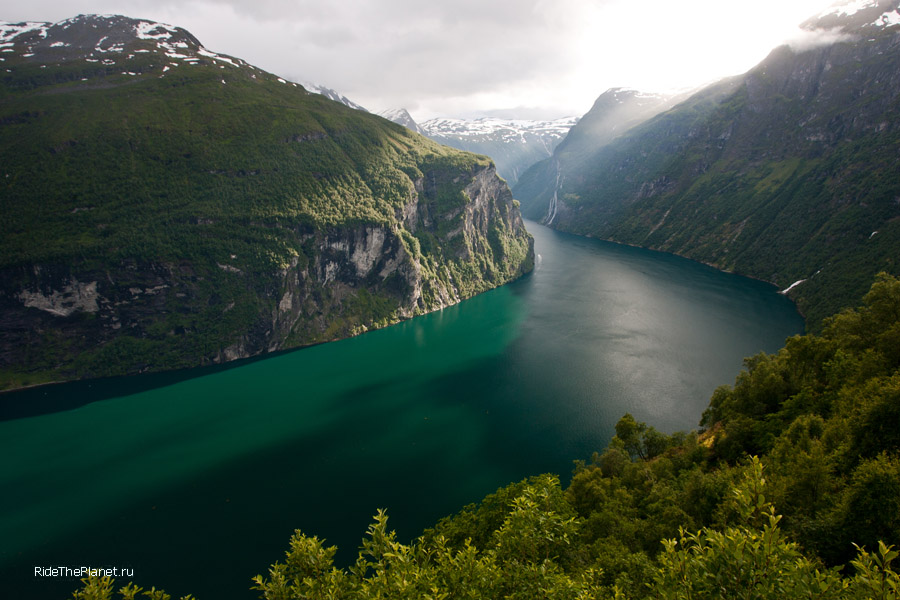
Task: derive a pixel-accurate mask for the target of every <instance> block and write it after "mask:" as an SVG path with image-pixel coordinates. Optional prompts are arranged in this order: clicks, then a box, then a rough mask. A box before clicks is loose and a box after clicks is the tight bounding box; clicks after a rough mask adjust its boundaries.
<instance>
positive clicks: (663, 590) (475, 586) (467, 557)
mask: <svg viewBox="0 0 900 600" xmlns="http://www.w3.org/2000/svg"><path fill="white" fill-rule="evenodd" d="M742 472H743V478H742V480H741V481H740V482H739V483H738V485H737V486H736V487H735V488H734V489H733V490H732V496H731V497H730V498H729V501H728V504H729V506H730V508H731V509H733V510H734V511H735V513H736V521H735V523H734V524H733V525H732V526H730V527H727V528H724V529H712V528H703V529H701V530H700V531H698V532H696V533H689V532H687V531H685V530H681V531H680V533H679V535H678V537H677V538H675V539H669V540H664V541H663V547H664V550H663V552H662V553H661V555H660V556H659V560H658V563H657V565H655V566H652V567H651V566H650V565H649V564H645V565H643V567H644V569H645V574H646V575H647V583H646V584H645V585H644V586H639V587H636V588H635V589H633V590H626V589H623V587H621V586H619V585H618V584H613V585H611V586H610V585H606V584H604V582H603V577H602V575H603V572H602V569H601V568H600V567H599V566H598V562H597V560H596V559H595V560H594V562H593V563H592V562H591V557H590V556H589V553H585V552H584V548H583V547H579V544H578V543H577V540H578V539H579V537H580V535H581V534H582V533H583V532H582V529H583V528H584V527H585V521H584V520H583V519H580V518H578V517H572V516H567V515H568V514H571V513H572V512H573V510H572V507H571V505H570V504H569V503H568V501H567V500H566V496H565V494H564V493H563V492H562V490H561V488H560V485H559V481H558V480H557V479H556V478H555V477H553V476H549V475H543V476H540V477H535V478H533V479H531V480H529V481H528V482H527V484H526V485H525V486H524V487H522V489H521V493H519V494H518V495H517V496H516V497H515V498H514V499H513V500H512V505H511V509H510V510H509V512H508V513H507V514H506V516H505V518H504V519H503V523H502V525H501V526H500V527H499V528H498V529H497V530H495V531H494V532H493V535H492V536H491V540H490V542H489V544H488V547H486V548H484V549H479V548H477V547H476V546H475V545H473V544H472V543H471V541H469V540H467V541H466V542H465V543H464V544H463V545H462V547H456V546H455V545H454V544H452V543H450V542H449V541H448V540H447V538H446V537H444V536H443V535H432V536H428V535H426V536H423V537H421V538H419V539H418V540H416V541H414V542H413V543H411V544H408V545H407V544H402V543H400V542H398V541H397V539H396V537H395V534H394V532H392V531H389V530H388V529H387V515H386V514H385V513H384V511H379V512H378V514H377V515H376V516H375V522H374V523H372V525H370V526H369V530H368V532H367V536H366V538H365V539H364V540H363V543H362V547H361V549H360V552H359V556H358V558H357V560H356V562H355V563H354V564H353V565H352V566H350V567H349V568H348V569H340V568H337V567H335V566H334V563H333V558H334V555H335V552H336V550H337V549H336V548H335V547H334V546H331V547H325V546H324V544H323V543H322V541H321V540H319V539H318V538H316V537H309V536H306V535H304V534H303V533H302V532H300V531H297V532H296V533H295V534H294V536H293V538H292V539H291V545H290V549H289V550H288V552H287V553H286V558H285V560H284V562H278V563H276V564H274V565H273V566H272V567H271V569H270V570H269V573H268V575H267V576H262V575H258V576H257V577H256V578H255V579H254V581H255V586H254V589H256V590H258V591H260V592H261V597H262V598H265V599H266V600H300V599H310V600H334V599H339V598H346V599H362V598H409V599H433V600H438V599H449V598H471V599H476V598H521V599H526V598H553V599H563V598H566V599H573V600H576V599H587V598H597V599H600V598H604V599H605V598H609V599H626V598H659V599H675V598H694V599H698V600H699V599H703V598H723V597H728V598H760V599H765V598H820V599H823V600H829V599H840V600H852V599H860V600H862V599H865V598H883V599H893V598H898V597H900V575H898V573H897V571H896V570H894V567H893V563H894V561H895V560H896V558H897V556H898V553H897V551H896V550H894V549H893V547H888V546H885V545H884V544H879V545H878V549H877V550H876V551H874V552H867V551H865V550H862V549H859V550H858V553H857V557H856V559H855V560H854V561H853V563H852V566H853V568H854V571H855V572H854V574H853V575H852V576H842V575H841V574H840V573H839V572H838V571H837V569H827V568H824V567H823V566H822V565H821V563H819V562H818V561H817V560H815V559H811V558H809V557H807V556H805V555H804V554H803V553H802V552H801V550H800V548H799V546H798V545H797V544H796V543H795V542H791V541H790V540H789V539H788V538H787V536H786V535H785V534H784V532H783V531H782V529H781V528H780V527H779V522H780V520H781V517H780V516H778V515H776V514H775V509H774V507H773V506H772V504H771V503H769V502H767V501H766V499H765V496H764V493H763V491H764V487H765V479H764V478H763V465H762V463H761V462H760V461H759V459H757V458H755V457H754V458H753V459H752V461H751V462H750V464H749V465H747V466H746V467H744V468H742ZM84 583H85V586H84V588H83V589H82V590H80V591H78V592H76V593H75V596H74V597H75V598H76V599H78V600H111V599H112V598H113V582H112V581H111V580H110V579H109V578H94V579H86V580H84ZM139 593H142V595H143V596H146V597H148V598H151V599H152V600H169V596H168V595H167V594H165V593H164V592H160V591H158V590H155V589H153V590H148V591H143V592H142V591H141V589H140V588H137V587H135V586H134V585H133V584H129V585H127V586H125V587H124V588H122V589H121V590H119V597H120V598H122V599H124V600H134V599H135V598H137V597H138V594H139ZM182 600H191V597H190V596H188V597H185V598H183V599H182Z"/></svg>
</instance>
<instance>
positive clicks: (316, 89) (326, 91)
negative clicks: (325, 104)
mask: <svg viewBox="0 0 900 600" xmlns="http://www.w3.org/2000/svg"><path fill="white" fill-rule="evenodd" d="M300 85H302V86H303V87H304V88H306V91H308V92H313V93H314V94H321V95H322V96H325V97H326V98H328V99H329V100H334V101H335V102H340V103H341V104H343V105H344V106H349V107H350V108H355V109H356V110H361V111H363V112H369V111H368V110H367V109H366V108H365V107H363V106H360V105H359V104H357V103H356V102H354V101H353V100H351V99H350V98H348V97H347V96H344V95H343V94H341V93H340V92H337V91H335V90H333V89H331V88H328V87H325V86H324V85H319V84H317V83H312V82H309V81H301V82H300Z"/></svg>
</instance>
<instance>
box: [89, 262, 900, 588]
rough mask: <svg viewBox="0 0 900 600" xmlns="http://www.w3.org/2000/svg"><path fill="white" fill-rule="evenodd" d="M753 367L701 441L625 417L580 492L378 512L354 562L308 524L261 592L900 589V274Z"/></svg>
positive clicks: (525, 490)
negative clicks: (409, 538) (400, 516)
mask: <svg viewBox="0 0 900 600" xmlns="http://www.w3.org/2000/svg"><path fill="white" fill-rule="evenodd" d="M746 367H747V368H746V370H745V371H743V372H742V373H741V374H740V375H739V376H738V378H737V381H736V383H735V385H734V387H733V388H732V387H723V388H720V389H719V390H717V391H716V393H715V394H714V396H713V398H712V401H711V403H710V408H709V410H708V411H707V412H706V413H705V414H704V420H703V424H704V425H706V427H707V430H706V431H704V432H703V433H700V434H697V433H691V434H682V433H676V434H673V435H665V434H663V433H661V432H659V431H657V430H655V429H654V428H653V427H651V426H648V425H646V424H644V423H639V422H637V421H636V420H635V419H634V418H633V417H631V415H625V416H624V417H623V418H622V419H621V420H620V421H619V423H617V425H616V435H615V437H614V438H613V440H612V442H611V443H610V446H609V448H608V449H607V450H606V451H605V452H603V453H602V454H595V455H594V456H593V457H592V459H591V461H590V462H581V461H579V462H577V463H576V468H575V472H574V474H573V477H572V481H571V483H570V484H569V486H568V487H567V488H566V489H563V488H562V486H561V485H560V482H559V479H558V478H557V477H556V476H552V475H542V476H538V477H533V478H530V479H527V480H524V481H521V482H519V483H514V484H512V485H509V486H507V487H505V488H502V489H500V490H498V491H497V492H495V493H494V494H491V495H489V496H487V497H486V498H484V500H483V501H482V502H481V503H479V504H477V505H470V506H468V507H465V508H464V509H463V510H462V511H460V512H459V513H458V514H456V515H453V516H451V517H447V518H445V519H443V520H441V521H440V522H439V523H438V524H437V525H436V526H435V527H434V528H432V529H429V530H427V531H425V532H424V534H423V536H422V537H420V538H419V539H417V540H415V541H414V542H412V543H410V544H403V543H401V542H399V541H398V540H397V539H396V537H395V535H394V533H393V532H390V531H389V530H388V528H387V516H386V514H385V513H384V512H379V513H378V515H377V516H376V518H375V522H374V523H373V524H372V525H371V526H370V528H369V531H368V533H367V537H366V539H365V540H364V541H363V545H362V548H361V551H360V554H359V557H358V558H357V560H356V562H355V563H354V564H353V565H351V566H350V567H349V568H347V569H343V568H339V567H336V566H335V565H334V563H333V558H334V555H335V552H336V548H334V547H326V546H325V545H324V543H323V542H322V541H321V540H319V539H317V538H315V537H309V536H306V535H304V534H303V533H301V532H299V531H298V532H297V533H296V534H295V535H294V537H293V538H292V540H291V546H290V550H289V551H288V553H287V556H286V558H285V560H284V562H279V563H276V564H275V565H273V566H272V567H271V569H270V570H269V572H268V574H267V575H265V576H257V577H256V578H255V580H254V582H255V586H254V589H256V590H258V591H259V592H260V593H261V596H262V597H263V598H265V599H266V600H288V599H299V598H309V599H325V598H333V599H338V598H348V599H350V598H359V599H362V598H433V599H438V598H448V599H449V598H468V599H476V598H523V599H524V598H573V599H575V598H614V599H619V598H633V599H637V598H660V599H670V598H693V599H702V598H748V599H749V598H758V599H767V598H821V599H832V598H834V599H842V600H843V599H848V600H849V599H857V598H859V599H862V598H879V599H897V598H900V575H898V572H897V570H896V568H895V562H896V559H897V556H898V553H897V551H896V550H895V547H897V546H900V433H898V432H900V280H898V279H896V278H894V277H890V276H886V275H882V276H880V277H879V279H878V280H877V281H876V282H875V284H874V285H873V286H872V289H871V291H870V292H869V294H868V295H867V296H866V299H865V305H864V306H862V307H861V308H859V309H857V310H850V311H845V312H843V313H841V314H840V315H837V316H836V317H834V318H832V319H831V320H830V321H829V322H828V323H827V325H826V327H825V329H824V331H823V333H822V334H821V335H819V336H816V335H806V336H796V337H794V338H791V339H790V340H788V342H787V345H786V347H785V348H784V349H782V350H781V351H779V352H778V353H777V354H775V355H765V354H760V355H758V356H755V357H753V358H750V359H748V360H747V363H746ZM749 455H753V457H752V458H748V456H749ZM757 456H758V458H757ZM764 472H765V474H766V475H765V477H763V473H764ZM774 506H778V508H779V512H780V514H776V512H775V509H774ZM88 585H89V586H90V585H93V586H95V587H96V586H98V585H99V584H98V583H97V582H95V581H91V582H88ZM105 589H106V592H103V593H106V594H107V595H105V596H104V595H96V594H95V595H84V594H87V593H88V592H87V590H88V588H87V587H86V588H85V590H82V592H80V593H82V594H83V595H82V596H76V597H78V598H83V599H85V600H92V599H95V598H96V599H101V598H102V599H106V598H110V597H111V596H110V594H111V593H112V592H111V590H112V588H111V583H110V584H108V585H107V587H106V588H105ZM126 590H127V588H126Z"/></svg>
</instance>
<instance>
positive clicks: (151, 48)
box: [0, 15, 255, 69]
mask: <svg viewBox="0 0 900 600" xmlns="http://www.w3.org/2000/svg"><path fill="white" fill-rule="evenodd" d="M17 50H20V51H19V52H16V51H17ZM14 52H15V53H16V54H17V56H18V57H20V58H24V59H27V60H29V61H31V62H50V61H53V60H55V59H60V58H63V57H65V58H67V59H68V60H72V59H83V60H85V61H87V62H91V63H100V64H102V65H105V66H113V65H118V66H122V67H128V66H129V65H130V64H132V63H133V62H134V61H135V59H136V58H139V55H141V54H149V53H153V52H156V53H158V54H162V55H164V56H165V57H166V59H168V61H169V62H170V63H171V66H175V65H176V64H181V63H187V64H191V63H193V64H197V63H200V62H208V61H212V62H215V63H216V64H218V65H219V66H220V67H221V68H222V69H225V68H226V67H246V68H251V69H254V68H255V67H252V66H251V65H249V64H248V63H246V62H244V61H242V60H241V59H239V58H234V57H231V56H227V55H224V54H217V53H215V52H210V51H209V50H207V49H206V48H204V47H203V45H202V44H201V43H200V42H199V41H198V40H197V38H195V37H194V36H193V35H191V34H190V33H189V32H188V31H186V30H184V29H182V28H180V27H172V26H171V25H166V24H164V23H157V22H155V21H148V20H145V19H132V18H129V17H123V16H120V15H78V16H77V17H72V18H71V19H66V20H64V21H60V22H58V23H40V22H24V23H4V22H0V59H2V58H3V54H7V53H14ZM4 60H5V59H4ZM139 62H140V61H137V62H134V64H137V63H139Z"/></svg>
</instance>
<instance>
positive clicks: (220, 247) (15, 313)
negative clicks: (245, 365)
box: [0, 15, 533, 387]
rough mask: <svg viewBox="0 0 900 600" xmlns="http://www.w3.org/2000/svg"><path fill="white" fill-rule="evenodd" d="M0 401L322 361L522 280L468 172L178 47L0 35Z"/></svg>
mask: <svg viewBox="0 0 900 600" xmlns="http://www.w3.org/2000/svg"><path fill="white" fill-rule="evenodd" d="M0 68H2V71H0V156H3V162H2V167H0V172H2V176H0V219H2V221H0V222H2V229H3V235H2V236H0V387H15V386H22V385H28V384H35V383H41V382H46V381H51V380H64V379H75V378H85V377H100V376H108V375H118V374H128V373H138V372H144V371H158V370H164V369H173V368H183V367H192V366H196V365H200V364H209V363H217V362H224V361H228V360H233V359H236V358H241V357H247V356H253V355H257V354H260V353H264V352H269V351H274V350H280V349H284V348H291V347H296V346H302V345H307V344H313V343H317V342H324V341H329V340H335V339H338V338H342V337H346V336H350V335H354V334H357V333H361V332H363V331H366V330H367V329H371V328H374V327H381V326H384V325H387V324H390V323H393V322H396V321H398V320H400V319H405V318H409V317H412V316H414V315H417V314H422V313H425V312H428V311H432V310H435V309H438V308H441V307H444V306H447V305H450V304H453V303H456V302H459V301H460V300H462V299H464V298H467V297H469V296H472V295H473V294H476V293H479V292H481V291H484V290H487V289H489V288H492V287H495V286H498V285H501V284H503V283H505V282H507V281H510V280H511V279H514V278H516V277H518V276H520V275H521V274H523V273H524V272H526V271H527V270H529V269H530V268H531V265H532V262H533V261H532V256H533V251H532V240H531V238H530V236H529V235H528V234H527V232H526V231H525V228H524V226H523V223H522V219H521V216H520V215H519V212H518V209H517V208H516V207H515V205H514V203H513V199H512V195H511V193H510V192H509V189H508V188H507V186H506V185H505V183H503V181H502V180H501V179H500V178H499V177H498V176H497V175H496V172H495V171H494V168H493V165H492V164H491V163H490V161H488V160H487V159H485V158H484V157H479V156H475V155H473V154H468V153H465V152H460V151H457V150H453V149H450V148H446V147H442V146H440V145H438V144H436V143H435V142H432V141H430V140H428V139H426V138H424V137H422V136H419V135H416V134H414V133H412V132H410V131H408V130H407V129H405V128H403V127H400V126H398V125H395V124H393V123H390V122H388V121H386V120H384V119H382V118H380V117H377V116H375V115H370V114H368V113H364V112H361V111H358V110H352V109H350V108H348V107H346V106H344V105H342V104H340V103H337V102H333V101H331V100H329V99H327V98H325V97H323V96H321V95H318V94H311V93H309V92H307V91H306V90H304V89H303V88H302V87H301V86H299V85H298V84H296V83H292V82H289V81H286V80H285V79H283V78H280V77H278V76H276V75H273V74H270V73H266V72H265V71H262V70H260V69H258V68H256V67H253V66H252V65H249V64H247V63H246V62H244V61H242V60H240V59H238V58H234V57H231V56H227V55H224V54H219V53H215V52H211V51H209V50H207V49H206V48H204V47H203V46H202V45H201V44H200V42H199V41H198V40H197V39H196V38H195V37H194V36H192V35H191V34H190V33H188V32H187V31H185V30H184V29H181V28H178V27H171V26H169V25H164V24H161V23H155V22H151V21H146V20H140V19H131V18H128V17H123V16H93V15H81V16H78V17H75V18H72V19H67V20H65V21H62V22H59V23H55V24H51V23H17V24H10V23H2V24H0Z"/></svg>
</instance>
